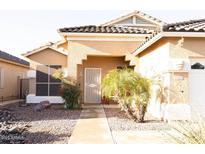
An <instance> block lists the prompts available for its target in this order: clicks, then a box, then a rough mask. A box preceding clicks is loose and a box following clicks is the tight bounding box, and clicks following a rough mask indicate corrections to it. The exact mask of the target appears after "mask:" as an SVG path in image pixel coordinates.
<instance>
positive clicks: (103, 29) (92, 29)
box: [58, 25, 154, 34]
mask: <svg viewBox="0 0 205 154" xmlns="http://www.w3.org/2000/svg"><path fill="white" fill-rule="evenodd" d="M58 31H59V32H60V33H114V34H152V33H153V32H154V30H149V29H144V28H130V27H129V28H128V27H115V26H94V25H90V26H79V27H67V28H60V29H59V30H58Z"/></svg>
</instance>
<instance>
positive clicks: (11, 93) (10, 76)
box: [0, 60, 29, 102]
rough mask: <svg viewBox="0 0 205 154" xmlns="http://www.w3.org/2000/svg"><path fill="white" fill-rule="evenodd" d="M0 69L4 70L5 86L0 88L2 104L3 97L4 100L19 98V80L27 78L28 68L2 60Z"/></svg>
mask: <svg viewBox="0 0 205 154" xmlns="http://www.w3.org/2000/svg"><path fill="white" fill-rule="evenodd" d="M0 68H3V70H4V77H3V78H4V79H3V81H4V86H3V88H0V102H1V99H2V97H3V99H4V100H7V99H12V98H17V97H18V96H19V88H20V87H19V86H20V84H19V80H18V78H23V77H25V76H26V72H27V71H28V70H29V68H28V67H23V66H19V65H15V64H11V63H8V62H5V61H1V60H0Z"/></svg>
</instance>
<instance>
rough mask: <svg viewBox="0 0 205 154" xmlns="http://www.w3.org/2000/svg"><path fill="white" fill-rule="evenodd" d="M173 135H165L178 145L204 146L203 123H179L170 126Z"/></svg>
mask: <svg viewBox="0 0 205 154" xmlns="http://www.w3.org/2000/svg"><path fill="white" fill-rule="evenodd" d="M172 128H173V130H174V133H167V134H168V135H169V136H170V137H171V140H173V141H174V142H176V143H179V144H205V121H204V119H201V118H199V120H198V121H197V122H196V121H189V122H188V121H181V122H177V123H175V124H174V125H173V126H172Z"/></svg>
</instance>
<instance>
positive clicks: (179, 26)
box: [163, 19, 205, 32]
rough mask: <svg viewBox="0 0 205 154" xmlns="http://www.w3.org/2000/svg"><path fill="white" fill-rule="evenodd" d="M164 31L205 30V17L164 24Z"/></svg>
mask: <svg viewBox="0 0 205 154" xmlns="http://www.w3.org/2000/svg"><path fill="white" fill-rule="evenodd" d="M163 31H169V32H205V19H199V20H190V21H184V22H178V23H172V24H167V25H164V26H163Z"/></svg>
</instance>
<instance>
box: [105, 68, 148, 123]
mask: <svg viewBox="0 0 205 154" xmlns="http://www.w3.org/2000/svg"><path fill="white" fill-rule="evenodd" d="M102 94H103V96H105V97H106V98H108V99H115V100H116V101H117V102H118V103H119V104H120V105H121V109H122V110H124V111H125V113H126V114H127V116H128V117H129V118H131V119H134V120H135V121H138V122H143V121H144V115H145V112H146V108H147V104H148V102H149V99H150V81H149V80H148V79H147V78H145V77H142V76H141V75H140V74H138V73H136V72H134V71H133V70H132V69H128V68H122V69H114V70H112V71H110V72H109V73H108V74H106V75H105V77H104V78H103V81H102Z"/></svg>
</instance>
